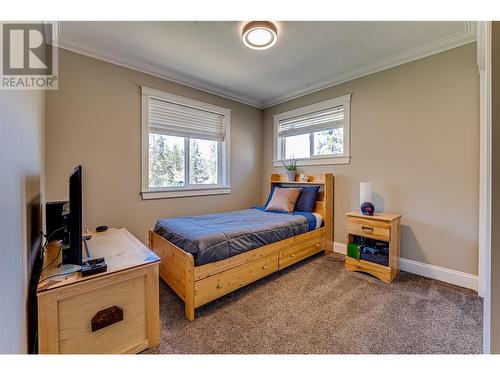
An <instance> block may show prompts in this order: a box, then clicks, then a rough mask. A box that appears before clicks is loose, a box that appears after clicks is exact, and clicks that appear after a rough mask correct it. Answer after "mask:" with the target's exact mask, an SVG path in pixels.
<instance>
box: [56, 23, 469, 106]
mask: <svg viewBox="0 0 500 375" xmlns="http://www.w3.org/2000/svg"><path fill="white" fill-rule="evenodd" d="M54 24H56V26H55V27H56V29H55V30H56V31H57V37H56V38H54V41H53V43H54V45H56V44H57V45H58V47H59V48H63V49H66V50H69V51H73V52H76V53H79V54H82V55H85V56H89V57H93V58H95V59H99V60H102V61H106V62H109V63H112V64H115V65H119V66H123V67H125V68H129V69H133V70H136V71H139V72H142V73H146V74H150V75H153V76H156V77H160V78H163V79H166V80H169V81H172V82H175V83H179V84H181V85H184V86H188V87H191V88H194V89H197V90H201V91H204V92H208V93H210V94H213V95H217V96H221V97H223V98H227V99H230V100H234V101H237V102H239V103H243V104H247V105H250V106H252V107H256V108H259V109H265V108H269V107H272V106H274V105H277V104H280V103H283V102H286V101H289V100H292V99H295V98H297V97H300V96H304V95H307V94H310V93H313V92H316V91H319V90H323V89H326V88H328V87H332V86H335V85H338V84H340V83H343V82H347V81H351V80H353V79H356V78H360V77H363V76H367V75H369V74H373V73H376V72H380V71H382V70H386V69H390V68H393V67H395V66H398V65H402V64H406V63H409V62H411V61H415V60H419V59H421V58H424V57H427V56H431V55H434V54H437V53H440V52H444V51H447V50H449V49H452V48H456V47H460V46H462V45H465V44H468V43H472V42H474V41H475V40H476V30H475V24H476V23H475V22H470V21H466V22H464V30H463V31H461V32H458V33H455V34H452V35H449V36H447V37H444V38H442V39H438V40H435V41H433V42H430V43H427V44H424V45H422V46H419V47H416V48H412V49H410V50H407V51H404V52H401V53H398V54H395V55H392V56H389V57H386V58H384V59H381V60H378V61H375V62H372V63H369V64H365V65H362V66H360V67H357V68H354V69H352V70H349V71H347V72H343V73H340V74H337V75H335V76H333V77H330V78H326V79H323V80H321V81H320V82H316V83H312V84H310V85H307V86H305V87H302V88H299V89H297V90H295V91H293V92H291V93H288V94H286V95H282V96H277V97H275V98H273V99H271V100H266V101H259V100H255V99H253V98H249V97H246V96H242V95H241V94H237V93H235V92H233V91H231V90H227V89H225V88H222V87H219V86H216V85H213V84H210V83H207V82H203V81H201V80H198V79H194V78H190V77H187V76H185V75H182V74H178V73H173V72H172V71H171V70H169V69H167V68H165V67H160V66H157V65H154V64H153V63H151V62H150V61H149V60H147V59H145V58H138V57H132V56H129V55H126V54H123V53H120V52H117V51H113V50H111V49H109V48H104V47H102V46H98V45H91V44H89V43H85V42H82V41H81V40H78V39H75V38H72V37H69V36H67V35H64V33H63V28H62V23H61V22H59V21H57V22H54ZM51 44H52V43H51Z"/></svg>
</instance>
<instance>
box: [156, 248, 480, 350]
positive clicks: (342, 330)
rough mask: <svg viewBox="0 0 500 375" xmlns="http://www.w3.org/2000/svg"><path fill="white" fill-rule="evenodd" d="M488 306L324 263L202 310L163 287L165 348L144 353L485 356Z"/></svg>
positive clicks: (312, 262)
mask: <svg viewBox="0 0 500 375" xmlns="http://www.w3.org/2000/svg"><path fill="white" fill-rule="evenodd" d="M482 310H483V303H482V299H481V298H480V297H478V296H477V294H476V293H475V292H473V291H470V290H467V289H462V288H459V287H455V286H452V285H449V284H445V283H441V282H439V281H435V280H431V279H427V278H424V277H420V276H416V275H413V274H409V273H405V272H402V273H400V275H399V276H398V278H397V279H396V280H395V281H394V283H392V284H389V285H388V284H384V283H382V282H380V281H378V280H377V279H375V278H373V277H371V276H369V275H366V274H362V273H357V272H349V271H346V270H344V268H343V257H342V256H339V255H336V254H332V255H328V256H324V255H323V254H318V255H317V256H314V257H312V258H310V259H307V260H305V261H302V262H300V263H299V264H296V265H294V266H292V267H289V268H288V269H285V270H283V271H280V272H277V273H275V274H273V275H271V276H268V277H266V278H264V279H262V280H259V281H257V282H255V283H253V284H251V285H248V286H246V287H244V288H242V289H240V290H238V291H235V292H233V293H230V294H229V295H227V296H225V297H222V298H220V299H218V300H216V301H214V302H212V303H210V304H208V305H205V306H203V307H201V308H199V309H197V310H196V319H195V320H194V321H193V322H188V321H187V320H186V319H185V318H184V307H183V304H182V301H181V300H180V299H179V298H178V297H177V296H176V295H175V293H174V292H173V291H172V290H171V289H170V288H169V287H168V286H167V285H166V284H165V283H163V282H161V283H160V320H161V321H160V325H161V327H160V328H161V334H160V346H159V347H158V348H156V349H153V350H150V351H146V353H205V354H207V353H480V352H481V351H482Z"/></svg>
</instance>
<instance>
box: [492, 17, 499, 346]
mask: <svg viewBox="0 0 500 375" xmlns="http://www.w3.org/2000/svg"><path fill="white" fill-rule="evenodd" d="M491 46H492V55H491V56H492V70H491V74H492V79H491V81H492V82H491V91H492V98H491V102H492V104H493V106H492V142H491V146H492V178H491V229H492V230H491V290H490V293H491V294H490V297H491V310H490V324H491V326H490V327H491V329H490V335H491V352H492V353H495V354H500V232H499V231H498V228H500V106H499V105H498V103H500V22H493V24H492V40H491Z"/></svg>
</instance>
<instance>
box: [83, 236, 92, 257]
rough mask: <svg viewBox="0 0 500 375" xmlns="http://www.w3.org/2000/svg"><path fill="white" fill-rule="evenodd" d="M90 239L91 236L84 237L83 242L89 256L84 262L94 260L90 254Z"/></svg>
mask: <svg viewBox="0 0 500 375" xmlns="http://www.w3.org/2000/svg"><path fill="white" fill-rule="evenodd" d="M90 238H91V236H88V237H82V241H83V243H84V244H85V251H86V252H87V256H86V257H85V258H84V259H83V260H84V261H86V260H89V259H91V258H92V253H91V252H90V247H89V240H90Z"/></svg>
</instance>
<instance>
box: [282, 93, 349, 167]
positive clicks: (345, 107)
mask: <svg viewBox="0 0 500 375" xmlns="http://www.w3.org/2000/svg"><path fill="white" fill-rule="evenodd" d="M350 101H351V95H350V94H349V95H344V96H342V97H339V98H335V99H331V100H326V101H324V102H321V103H316V104H312V105H309V106H306V107H302V108H299V109H294V110H292V111H288V112H285V113H280V114H277V115H275V116H274V156H275V157H274V165H275V166H280V165H282V164H281V162H282V160H286V159H297V161H298V165H319V164H348V163H349V133H350V132H349V106H350Z"/></svg>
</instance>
